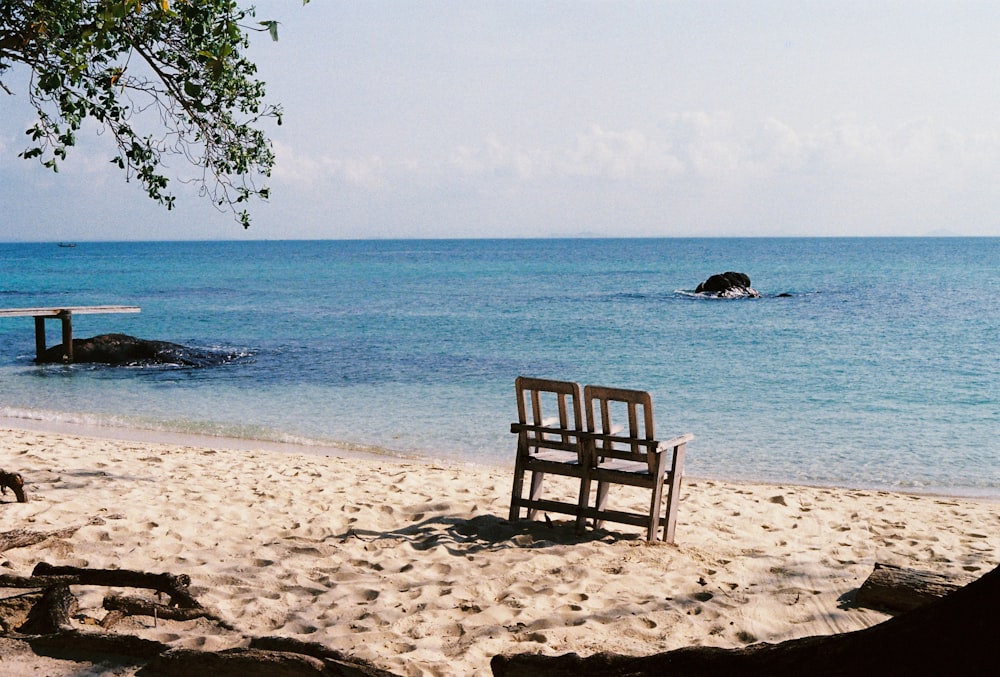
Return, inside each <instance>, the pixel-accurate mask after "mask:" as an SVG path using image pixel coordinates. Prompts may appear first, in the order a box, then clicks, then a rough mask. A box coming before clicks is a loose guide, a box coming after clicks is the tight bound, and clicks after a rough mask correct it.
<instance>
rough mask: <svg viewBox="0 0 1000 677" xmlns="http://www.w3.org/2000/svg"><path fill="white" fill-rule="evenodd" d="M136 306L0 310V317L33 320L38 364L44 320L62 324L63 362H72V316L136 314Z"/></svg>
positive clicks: (40, 356)
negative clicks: (58, 321) (29, 318)
mask: <svg viewBox="0 0 1000 677" xmlns="http://www.w3.org/2000/svg"><path fill="white" fill-rule="evenodd" d="M139 311H140V308H139V307H137V306H68V307H65V308H0V317H34V318H35V359H36V360H37V361H39V362H41V360H42V355H43V354H44V353H45V320H47V319H56V320H60V321H61V322H62V345H63V362H67V363H69V362H72V361H73V315H74V314H76V315H93V314H96V313H138V312H139Z"/></svg>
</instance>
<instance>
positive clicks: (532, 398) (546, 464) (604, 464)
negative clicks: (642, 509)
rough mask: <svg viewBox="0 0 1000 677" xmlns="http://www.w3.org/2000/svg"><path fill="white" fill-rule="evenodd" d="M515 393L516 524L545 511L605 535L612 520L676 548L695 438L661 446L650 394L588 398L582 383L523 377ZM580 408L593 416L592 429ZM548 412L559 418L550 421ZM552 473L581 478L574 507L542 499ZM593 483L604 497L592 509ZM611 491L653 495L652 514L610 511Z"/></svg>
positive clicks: (596, 389)
mask: <svg viewBox="0 0 1000 677" xmlns="http://www.w3.org/2000/svg"><path fill="white" fill-rule="evenodd" d="M515 390H516V392H517V398H518V422H517V423H513V424H511V432H513V433H517V435H518V447H517V459H516V461H515V466H514V486H513V489H512V492H511V505H510V519H511V521H516V520H517V519H519V518H520V511H521V509H522V508H527V510H528V519H534V517H535V515H536V514H537V512H538V511H544V512H555V513H562V514H568V515H572V516H574V517H575V518H576V524H577V528H578V529H579V530H582V529H583V526H584V524H585V521H586V519H588V518H589V519H591V520H593V522H594V526H595V527H598V528H599V527H600V526H601V524H602V523H603V522H605V521H608V522H615V523H621V524H631V525H636V526H642V527H645V529H646V539H647V540H649V541H656V540H659V539H660V538H661V537H662V539H663V540H664V541H666V542H668V543H673V542H674V531H675V526H676V521H677V504H678V502H679V498H680V486H681V478H682V476H683V469H684V454H685V450H686V447H687V443H688V442H690V441H691V440H692V439H694V436H693V435H690V434H685V435H681V436H679V437H675V438H673V439H671V440H668V441H660V440H657V439H656V436H655V432H654V427H653V403H652V398H651V397H650V395H649V393H647V392H644V391H640V390H627V389H623V388H606V387H601V386H587V387H586V388H584V389H583V396H582V399H581V392H580V386H579V385H577V384H576V383H572V382H568V381H551V380H545V379H533V378H527V377H523V376H522V377H518V379H517V381H516V382H515ZM547 402H548V403H547ZM581 404H582V407H583V408H584V409H585V411H586V428H584V426H583V425H582V423H583V421H582V418H583V417H582V416H581V413H580V409H581ZM549 412H553V413H554V414H555V415H554V416H548V417H547V416H546V414H547V413H549ZM526 472H530V473H531V489H530V492H529V494H528V496H523V495H522V494H523V484H524V474H525V473H526ZM546 474H554V475H564V476H569V477H574V478H578V479H579V492H578V494H577V496H576V498H575V500H574V501H572V502H570V501H565V500H564V501H556V500H552V499H543V498H542V489H543V481H544V477H545V475H546ZM594 482H596V483H597V492H596V500H595V504H594V505H593V506H591V505H590V493H591V491H590V490H591V485H592V484H593V483H594ZM612 484H623V485H629V486H635V487H641V488H645V489H648V490H649V492H650V498H649V510H648V512H647V513H635V512H625V511H621V510H611V509H609V508H608V507H607V501H608V491H609V489H610V486H611V485H612ZM664 507H665V510H664Z"/></svg>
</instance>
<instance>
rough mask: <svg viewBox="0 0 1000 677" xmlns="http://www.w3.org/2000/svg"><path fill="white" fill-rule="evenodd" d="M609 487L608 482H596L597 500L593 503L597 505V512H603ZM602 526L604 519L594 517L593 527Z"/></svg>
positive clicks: (598, 527)
mask: <svg viewBox="0 0 1000 677" xmlns="http://www.w3.org/2000/svg"><path fill="white" fill-rule="evenodd" d="M609 488H611V483H610V482H598V483H597V502H596V503H595V505H596V507H597V512H598V513H602V512H604V508H605V507H607V505H608V489H609ZM602 526H604V520H602V519H599V518H597V517H595V518H594V528H595V529H600V528H601V527H602Z"/></svg>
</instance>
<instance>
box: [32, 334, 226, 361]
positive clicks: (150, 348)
mask: <svg viewBox="0 0 1000 677" xmlns="http://www.w3.org/2000/svg"><path fill="white" fill-rule="evenodd" d="M230 359H231V356H229V355H225V354H220V353H212V352H208V351H205V350H196V349H193V348H188V347H186V346H182V345H179V344H177V343H169V342H167V341H150V340H147V339H140V338H135V337H134V336H128V335H126V334H101V335H100V336H94V337H92V338H86V339H73V361H74V362H96V363H100V364H111V365H128V366H137V365H149V364H172V365H181V366H186V367H209V366H213V365H217V364H222V363H224V362H228V361H230ZM38 361H39V362H42V363H60V362H62V361H63V347H62V344H59V345H57V346H53V347H52V348H49V349H48V350H46V351H45V352H44V353H43V354H42V356H41V357H40V358H39V360H38Z"/></svg>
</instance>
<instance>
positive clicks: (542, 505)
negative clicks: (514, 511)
mask: <svg viewBox="0 0 1000 677" xmlns="http://www.w3.org/2000/svg"><path fill="white" fill-rule="evenodd" d="M512 503H514V505H516V506H517V507H519V508H528V509H530V510H541V511H542V512H557V513H560V514H562V515H573V516H574V517H575V516H576V515H577V513H578V512H579V510H580V509H579V507H578V506H577V505H576V504H575V503H560V502H558V501H549V500H546V499H536V500H534V501H533V500H531V499H530V498H520V497H517V498H514V499H513V500H512Z"/></svg>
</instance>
